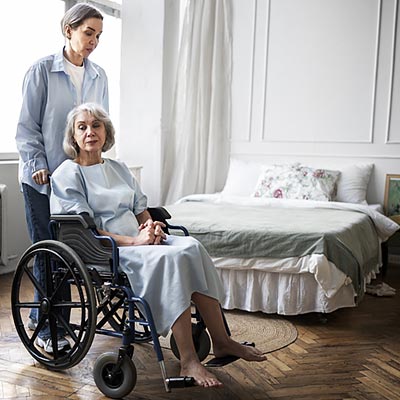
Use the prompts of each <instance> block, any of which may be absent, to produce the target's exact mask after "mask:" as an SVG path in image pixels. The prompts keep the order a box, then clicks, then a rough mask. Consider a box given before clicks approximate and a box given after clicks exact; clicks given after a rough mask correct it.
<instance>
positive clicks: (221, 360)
mask: <svg viewBox="0 0 400 400" xmlns="http://www.w3.org/2000/svg"><path fill="white" fill-rule="evenodd" d="M240 344H242V345H243V346H251V347H255V343H254V342H241V343H240ZM239 358H240V357H237V356H225V357H214V358H212V359H211V360H210V361H207V362H206V363H205V364H204V366H205V367H223V366H225V365H228V364H230V363H232V362H234V361H236V360H238V359H239Z"/></svg>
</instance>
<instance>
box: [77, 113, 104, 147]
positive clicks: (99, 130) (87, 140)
mask: <svg viewBox="0 0 400 400" xmlns="http://www.w3.org/2000/svg"><path fill="white" fill-rule="evenodd" d="M74 130H75V134H74V139H75V141H76V143H77V144H78V146H79V148H80V149H81V150H83V151H86V152H89V153H93V152H95V153H99V154H101V151H102V149H103V146H104V143H105V141H106V136H107V132H106V128H105V126H104V123H103V122H101V121H99V120H97V119H96V118H95V117H94V116H93V115H92V114H90V113H88V112H87V111H83V112H80V113H79V114H78V115H77V116H76V118H75V123H74Z"/></svg>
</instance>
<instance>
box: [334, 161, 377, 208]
mask: <svg viewBox="0 0 400 400" xmlns="http://www.w3.org/2000/svg"><path fill="white" fill-rule="evenodd" d="M373 168H374V164H354V165H349V166H348V167H344V168H343V169H342V170H341V174H340V177H339V181H338V186H337V195H336V201H341V202H344V203H357V204H367V200H366V197H367V188H368V183H369V180H370V178H371V173H372V170H373Z"/></svg>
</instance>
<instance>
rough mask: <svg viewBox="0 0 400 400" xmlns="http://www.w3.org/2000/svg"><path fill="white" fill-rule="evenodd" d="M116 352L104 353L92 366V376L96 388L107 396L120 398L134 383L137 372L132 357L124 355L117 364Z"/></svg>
mask: <svg viewBox="0 0 400 400" xmlns="http://www.w3.org/2000/svg"><path fill="white" fill-rule="evenodd" d="M117 365H118V354H117V353H112V352H108V353H104V354H102V355H101V356H100V357H99V358H98V359H97V360H96V362H95V364H94V366H93V378H94V381H95V383H96V386H97V387H98V389H99V390H100V391H101V392H102V393H103V394H104V395H106V396H107V397H111V398H112V399H120V398H122V397H124V396H126V395H128V394H129V393H130V392H131V391H132V390H133V388H134V387H135V385H136V380H137V372H136V367H135V364H134V363H133V361H132V359H131V358H130V357H129V356H127V355H125V356H124V357H123V358H122V360H121V363H120V365H118V366H117Z"/></svg>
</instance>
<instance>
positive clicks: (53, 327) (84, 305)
mask: <svg viewBox="0 0 400 400" xmlns="http://www.w3.org/2000/svg"><path fill="white" fill-rule="evenodd" d="M38 257H39V258H40V259H41V260H42V261H43V268H44V271H43V272H44V274H43V275H44V277H45V279H43V280H41V279H39V277H38V276H37V272H36V271H33V264H34V261H35V259H37V258H38ZM11 296H12V313H13V318H14V324H15V327H16V330H17V333H18V335H19V337H20V339H21V341H22V343H23V344H24V346H25V347H26V349H27V350H28V352H29V353H30V354H31V356H32V357H33V358H35V359H36V360H37V361H38V362H40V363H41V364H43V365H45V366H47V367H48V368H50V369H66V368H70V367H72V366H74V365H76V364H77V363H79V361H81V360H82V358H83V357H84V356H85V355H86V353H87V351H88V350H89V348H90V346H91V343H92V341H93V337H94V334H95V329H96V300H95V297H94V291H93V286H92V281H91V279H90V276H89V274H88V272H87V270H86V267H85V266H84V265H83V263H82V261H81V260H80V258H79V257H78V256H77V255H76V253H75V252H74V251H73V250H72V249H71V248H70V247H69V246H66V245H65V244H63V243H60V242H56V241H52V240H46V241H42V242H38V243H35V244H34V245H32V246H31V247H30V248H29V249H28V250H27V251H26V252H25V253H24V255H23V256H22V257H21V260H20V261H19V263H18V265H17V269H16V271H15V275H14V281H13V286H12V295H11ZM31 309H36V310H38V311H39V318H38V321H37V326H36V328H34V327H33V326H27V325H26V324H27V322H28V319H29V315H30V313H31ZM39 333H40V334H39ZM43 333H45V335H46V337H50V338H51V340H50V343H51V344H52V347H53V352H52V353H48V352H46V351H44V349H43V348H42V347H40V346H39V345H38V336H43ZM64 335H66V338H67V340H68V341H69V342H70V349H67V350H65V349H61V344H60V342H59V337H60V336H64ZM41 345H42V346H43V341H42V342H41ZM59 346H60V351H58V347H59Z"/></svg>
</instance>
